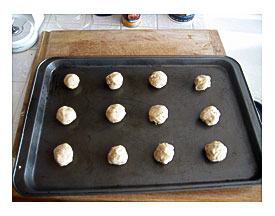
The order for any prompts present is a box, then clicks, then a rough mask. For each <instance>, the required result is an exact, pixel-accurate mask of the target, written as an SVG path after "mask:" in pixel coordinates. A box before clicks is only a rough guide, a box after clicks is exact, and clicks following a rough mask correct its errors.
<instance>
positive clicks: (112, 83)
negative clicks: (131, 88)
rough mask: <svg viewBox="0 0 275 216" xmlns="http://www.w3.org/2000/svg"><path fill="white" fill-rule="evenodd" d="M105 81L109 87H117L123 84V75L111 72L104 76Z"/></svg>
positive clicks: (113, 88)
mask: <svg viewBox="0 0 275 216" xmlns="http://www.w3.org/2000/svg"><path fill="white" fill-rule="evenodd" d="M106 83H107V85H108V86H109V88H110V89H112V90H115V89H119V88H120V87H121V86H122V84H123V76H122V75H121V73H119V72H113V73H111V74H109V75H108V76H106Z"/></svg>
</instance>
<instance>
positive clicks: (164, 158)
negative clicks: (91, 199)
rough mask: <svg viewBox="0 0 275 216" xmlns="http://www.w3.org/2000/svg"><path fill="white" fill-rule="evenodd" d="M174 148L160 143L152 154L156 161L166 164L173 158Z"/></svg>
mask: <svg viewBox="0 0 275 216" xmlns="http://www.w3.org/2000/svg"><path fill="white" fill-rule="evenodd" d="M174 154H175V152H174V146H172V145H171V144H168V143H160V144H159V145H158V147H157V148H156V150H155V152H154V158H155V160H156V161H158V162H160V163H162V164H168V163H169V162H170V161H171V160H172V159H173V157H174Z"/></svg>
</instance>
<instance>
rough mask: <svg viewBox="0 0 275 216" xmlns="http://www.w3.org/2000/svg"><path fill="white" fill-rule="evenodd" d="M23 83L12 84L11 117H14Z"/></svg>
mask: <svg viewBox="0 0 275 216" xmlns="http://www.w3.org/2000/svg"><path fill="white" fill-rule="evenodd" d="M24 87H25V83H21V82H12V116H13V117H14V115H15V113H16V110H17V106H18V104H19V100H20V98H21V95H22V93H23V89H24Z"/></svg>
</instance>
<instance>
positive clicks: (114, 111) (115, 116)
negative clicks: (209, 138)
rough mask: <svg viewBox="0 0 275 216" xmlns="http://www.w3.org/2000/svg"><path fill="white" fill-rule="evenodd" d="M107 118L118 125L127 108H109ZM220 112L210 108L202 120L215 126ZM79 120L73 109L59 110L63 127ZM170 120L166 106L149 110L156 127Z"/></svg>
mask: <svg viewBox="0 0 275 216" xmlns="http://www.w3.org/2000/svg"><path fill="white" fill-rule="evenodd" d="M105 115H106V118H107V119H108V120H109V121H110V122H111V123H118V122H121V121H122V120H123V118H124V117H125V116H126V110H125V107H124V106H122V105H121V104H112V105H110V106H108V108H107V109H106V112H105ZM220 115H221V113H220V111H219V110H218V109H217V108H216V107H214V106H208V107H206V108H205V109H203V111H202V112H201V114H200V119H201V120H202V121H203V122H204V123H205V124H206V125H208V126H213V125H215V124H217V123H218V121H219V119H220ZM76 118H77V115H76V112H75V110H74V109H73V108H72V107H68V106H62V107H60V108H59V109H58V110H57V113H56V119H57V120H58V121H59V122H61V123H62V124H63V125H68V124H70V123H72V122H73V121H74V120H75V119H76ZM167 118H168V109H167V107H166V106H164V105H154V106H152V107H151V108H150V109H149V121H151V122H154V123H155V124H156V125H159V124H163V123H164V122H165V121H166V119H167Z"/></svg>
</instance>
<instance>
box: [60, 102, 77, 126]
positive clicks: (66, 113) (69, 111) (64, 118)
mask: <svg viewBox="0 0 275 216" xmlns="http://www.w3.org/2000/svg"><path fill="white" fill-rule="evenodd" d="M56 118H57V120H58V121H60V122H61V123H62V124H63V125H68V124H70V123H72V122H73V121H74V120H75V119H76V112H75V111H74V109H73V108H71V107H68V106H63V107H60V108H59V109H58V110H57V113H56Z"/></svg>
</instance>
